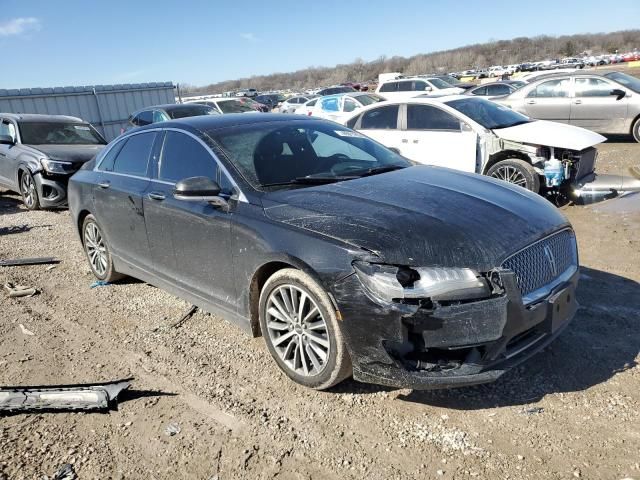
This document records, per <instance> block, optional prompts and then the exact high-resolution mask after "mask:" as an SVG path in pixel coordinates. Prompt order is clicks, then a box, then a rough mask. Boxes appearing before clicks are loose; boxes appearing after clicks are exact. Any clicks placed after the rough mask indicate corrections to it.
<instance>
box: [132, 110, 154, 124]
mask: <svg viewBox="0 0 640 480" xmlns="http://www.w3.org/2000/svg"><path fill="white" fill-rule="evenodd" d="M136 119H137V123H136V125H138V126H139V127H143V126H144V125H151V124H152V123H153V112H152V111H151V110H146V111H144V112H140V113H139V114H138V115H137V116H136Z"/></svg>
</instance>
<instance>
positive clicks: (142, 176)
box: [93, 131, 157, 268]
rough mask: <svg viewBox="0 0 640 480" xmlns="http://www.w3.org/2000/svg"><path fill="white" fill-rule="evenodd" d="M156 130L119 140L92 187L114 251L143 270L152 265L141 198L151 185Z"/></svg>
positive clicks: (97, 213)
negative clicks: (150, 175)
mask: <svg viewBox="0 0 640 480" xmlns="http://www.w3.org/2000/svg"><path fill="white" fill-rule="evenodd" d="M156 136H157V131H143V132H138V133H134V134H132V135H129V136H127V137H125V138H123V139H122V140H119V141H118V142H117V143H115V144H114V145H113V146H112V147H110V149H109V151H108V152H107V153H106V154H105V156H104V157H103V159H102V161H101V162H100V165H99V166H98V168H97V172H98V181H97V184H96V185H95V186H94V187H93V203H94V208H95V212H93V213H94V215H95V217H96V219H97V221H98V224H99V225H100V226H101V228H102V229H103V230H104V232H105V235H106V237H107V240H108V242H109V245H110V246H111V250H112V252H113V253H114V254H115V255H116V256H118V257H120V258H121V259H123V260H125V261H127V262H128V263H131V264H133V265H136V266H138V267H143V268H144V266H145V265H148V264H149V263H150V252H149V244H148V242H147V232H146V228H145V221H144V211H143V206H142V197H143V195H144V193H145V192H146V190H147V187H148V186H149V159H150V157H151V153H152V151H153V147H154V142H155V140H156Z"/></svg>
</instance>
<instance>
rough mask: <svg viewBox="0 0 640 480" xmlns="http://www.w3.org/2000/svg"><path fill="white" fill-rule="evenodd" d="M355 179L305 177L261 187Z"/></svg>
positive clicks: (350, 176)
mask: <svg viewBox="0 0 640 480" xmlns="http://www.w3.org/2000/svg"><path fill="white" fill-rule="evenodd" d="M355 178H359V175H358V176H354V175H349V176H346V175H345V176H324V177H320V176H306V177H296V178H292V179H291V180H288V181H286V182H276V183H264V184H262V186H263V187H281V186H284V185H325V184H327V183H335V182H341V181H343V180H353V179H355Z"/></svg>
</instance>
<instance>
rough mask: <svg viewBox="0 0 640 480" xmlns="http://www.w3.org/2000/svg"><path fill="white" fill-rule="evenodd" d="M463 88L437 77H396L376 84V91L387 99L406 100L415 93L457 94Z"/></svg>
mask: <svg viewBox="0 0 640 480" xmlns="http://www.w3.org/2000/svg"><path fill="white" fill-rule="evenodd" d="M463 92H464V89H462V88H458V87H454V86H453V85H451V84H449V83H447V82H445V81H444V80H441V79H439V78H432V77H426V78H396V79H395V80H387V81H386V82H382V83H380V84H379V85H378V88H377V89H376V93H379V94H381V95H383V96H384V97H385V98H386V99H387V100H407V99H409V98H412V97H415V96H417V95H424V94H425V93H427V94H429V95H457V94H459V93H463Z"/></svg>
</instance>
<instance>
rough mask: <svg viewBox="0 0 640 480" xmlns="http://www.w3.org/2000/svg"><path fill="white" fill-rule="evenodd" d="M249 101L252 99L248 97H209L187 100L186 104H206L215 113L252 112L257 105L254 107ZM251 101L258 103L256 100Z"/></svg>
mask: <svg viewBox="0 0 640 480" xmlns="http://www.w3.org/2000/svg"><path fill="white" fill-rule="evenodd" d="M249 102H253V100H251V99H250V98H248V97H242V98H211V99H209V100H196V101H193V102H189V103H188V105H194V104H196V105H206V106H209V107H212V108H214V109H215V110H216V112H217V113H248V112H251V113H253V112H255V111H256V110H257V108H258V107H255V106H254V105H253V104H251V103H249ZM253 103H255V104H257V105H260V104H259V103H257V102H253ZM185 105H186V104H185Z"/></svg>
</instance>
